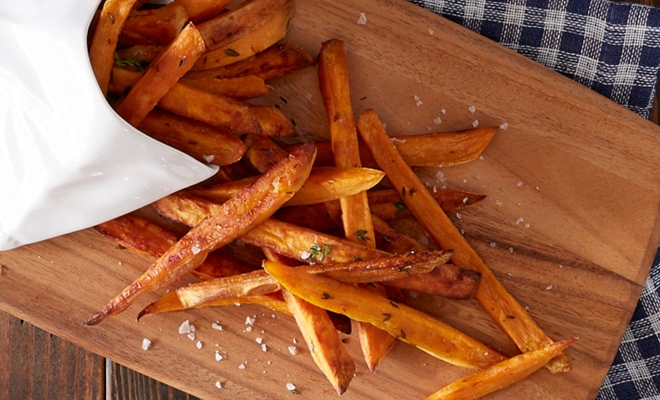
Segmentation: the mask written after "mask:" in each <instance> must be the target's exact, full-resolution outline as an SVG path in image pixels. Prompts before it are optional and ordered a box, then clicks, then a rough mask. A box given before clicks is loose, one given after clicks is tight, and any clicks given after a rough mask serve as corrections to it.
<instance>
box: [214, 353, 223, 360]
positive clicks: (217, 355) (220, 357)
mask: <svg viewBox="0 0 660 400" xmlns="http://www.w3.org/2000/svg"><path fill="white" fill-rule="evenodd" d="M222 359H224V357H223V356H222V354H220V352H219V351H216V352H215V361H221V360H222Z"/></svg>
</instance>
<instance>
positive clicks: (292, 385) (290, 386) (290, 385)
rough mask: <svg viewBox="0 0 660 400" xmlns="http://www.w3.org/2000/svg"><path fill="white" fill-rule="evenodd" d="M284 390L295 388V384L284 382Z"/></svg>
mask: <svg viewBox="0 0 660 400" xmlns="http://www.w3.org/2000/svg"><path fill="white" fill-rule="evenodd" d="M286 390H288V391H293V390H296V385H294V384H293V383H287V384H286Z"/></svg>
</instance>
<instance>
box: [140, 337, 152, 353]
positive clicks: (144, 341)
mask: <svg viewBox="0 0 660 400" xmlns="http://www.w3.org/2000/svg"><path fill="white" fill-rule="evenodd" d="M149 346H151V340H149V339H147V338H144V339H142V350H145V351H146V350H149Z"/></svg>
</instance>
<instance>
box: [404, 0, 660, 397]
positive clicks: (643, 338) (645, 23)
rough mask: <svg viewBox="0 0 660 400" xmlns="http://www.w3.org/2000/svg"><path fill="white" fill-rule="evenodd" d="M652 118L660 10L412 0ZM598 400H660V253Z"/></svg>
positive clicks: (602, 2)
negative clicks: (650, 115)
mask: <svg viewBox="0 0 660 400" xmlns="http://www.w3.org/2000/svg"><path fill="white" fill-rule="evenodd" d="M408 1H410V2H411V3H414V4H417V5H419V6H422V7H425V8H427V9H428V10H431V11H433V12H435V13H437V14H440V15H442V16H444V17H446V18H447V19H450V20H452V21H454V22H457V23H459V24H461V25H463V26H465V27H466V28H469V29H471V30H473V31H475V32H477V33H479V34H481V35H483V36H485V37H488V38H489V39H492V40H494V41H496V42H499V43H500V44H502V45H504V46H507V47H509V48H511V49H513V50H515V51H517V52H518V53H520V54H522V55H524V56H527V57H529V58H531V59H533V60H535V61H537V62H539V63H541V64H543V65H545V66H547V67H549V68H552V69H553V70H555V71H557V72H559V73H561V74H564V75H566V76H568V77H570V78H572V79H573V80H575V81H577V82H579V83H581V84H582V85H584V86H587V87H588V88H591V89H593V90H595V91H596V92H598V93H600V94H602V95H605V96H607V97H609V98H610V99H612V100H614V101H615V102H617V103H619V104H621V105H623V106H624V107H626V108H628V109H630V110H632V111H634V112H636V113H638V114H640V115H641V116H643V117H645V118H648V116H649V114H650V112H651V107H652V106H653V97H654V95H655V88H656V85H657V82H658V70H659V68H660V9H655V8H652V7H647V6H642V5H637V4H626V3H613V2H611V1H608V0H408ZM597 398H598V400H615V399H616V400H619V399H621V400H634V399H660V249H659V251H658V253H657V255H656V257H655V261H654V263H653V268H652V270H651V274H650V275H649V278H648V280H647V282H646V285H645V286H644V289H643V291H642V297H641V299H640V301H639V304H638V305H637V308H636V309H635V313H634V315H633V318H632V321H631V323H630V325H629V327H628V329H627V330H626V333H625V335H624V337H623V342H622V343H621V346H620V347H619V351H618V353H617V355H616V358H615V359H614V362H613V364H612V366H611V368H610V371H609V373H608V375H607V378H606V379H605V382H604V383H603V386H602V387H601V390H600V392H599V393H598V397H597Z"/></svg>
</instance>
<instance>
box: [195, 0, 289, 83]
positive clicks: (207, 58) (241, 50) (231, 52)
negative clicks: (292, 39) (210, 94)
mask: <svg viewBox="0 0 660 400" xmlns="http://www.w3.org/2000/svg"><path fill="white" fill-rule="evenodd" d="M292 16H293V7H281V8H279V9H277V10H276V12H275V15H274V16H273V17H272V18H271V19H269V20H268V21H267V22H266V23H265V24H264V25H263V26H261V27H259V28H258V29H255V30H254V31H252V32H249V33H247V34H246V35H245V36H243V37H242V38H240V39H238V40H236V41H234V42H232V43H229V44H227V45H226V46H224V47H221V48H219V49H215V50H212V51H208V52H206V54H204V56H202V57H201V58H200V59H199V60H198V61H197V62H196V63H195V66H194V67H193V68H192V70H193V71H196V70H204V69H210V68H219V67H223V66H225V65H228V64H233V63H235V62H238V61H241V60H245V59H246V58H249V57H252V56H253V55H255V54H257V53H259V52H261V51H264V50H266V49H267V48H269V47H270V46H272V45H274V44H275V43H277V42H278V41H280V40H282V39H284V37H285V36H286V34H287V31H288V28H289V20H290V19H291V17H292Z"/></svg>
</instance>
